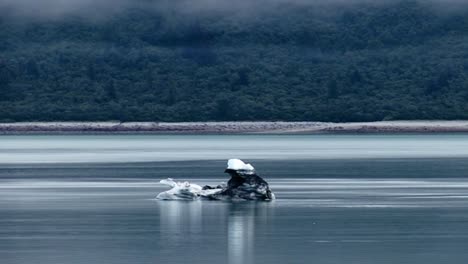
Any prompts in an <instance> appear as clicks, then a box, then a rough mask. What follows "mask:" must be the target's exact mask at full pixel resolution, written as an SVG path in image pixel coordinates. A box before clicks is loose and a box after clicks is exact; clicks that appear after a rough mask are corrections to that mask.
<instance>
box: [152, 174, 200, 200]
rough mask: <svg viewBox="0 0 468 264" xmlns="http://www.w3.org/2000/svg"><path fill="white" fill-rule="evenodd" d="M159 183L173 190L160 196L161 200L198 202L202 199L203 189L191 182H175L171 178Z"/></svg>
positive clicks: (158, 197)
mask: <svg viewBox="0 0 468 264" xmlns="http://www.w3.org/2000/svg"><path fill="white" fill-rule="evenodd" d="M159 183H161V184H164V185H168V186H170V187H172V189H170V190H168V191H165V192H162V193H160V194H158V196H157V197H156V198H157V199H160V200H196V199H198V198H200V195H201V192H202V187H201V186H200V185H197V184H193V183H189V182H175V181H174V180H172V179H171V178H169V179H167V180H161V181H160V182H159Z"/></svg>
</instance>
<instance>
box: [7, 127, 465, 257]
mask: <svg viewBox="0 0 468 264" xmlns="http://www.w3.org/2000/svg"><path fill="white" fill-rule="evenodd" d="M232 157H237V158H242V159H245V160H247V161H249V162H251V163H252V164H253V165H254V166H255V167H256V169H257V171H258V173H259V174H260V175H261V176H263V177H264V178H265V179H266V180H267V181H268V182H269V183H270V185H271V188H272V189H273V191H274V193H275V194H276V196H277V198H278V199H277V200H275V201H274V202H217V201H193V202H176V201H169V202H168V201H157V200H155V199H154V197H155V196H156V195H157V194H158V193H159V192H161V191H164V190H166V188H165V187H164V186H161V185H159V184H158V181H159V180H160V179H162V178H167V177H172V178H175V179H177V180H189V181H191V182H195V183H198V184H202V185H203V184H218V183H220V182H222V181H227V180H228V177H227V176H226V175H223V173H222V172H223V169H224V167H225V162H226V161H225V159H227V158H232ZM0 227H1V228H0V263H2V264H10V263H53V264H55V263H57V264H58V263H79V264H82V263H83V264H84V263H188V262H190V263H194V264H198V263H209V262H211V263H246V264H248V263H318V264H322V263H330V264H336V263H346V264H348V263H356V264H358V263H359V264H367V263H368V264H371V263H373V264H374V263H377V264H379V263H389V264H390V263H392V264H394V263H412V264H414V263H416V264H418V263H424V264H426V263H429V264H432V263H467V262H468V250H466V249H467V248H468V135H465V134H458V135H297V136H289V135H242V136H240V135H238V136H228V135H223V136H217V135H205V136H190V135H174V136H163V135H157V136H151V135H125V136H118V135H115V136H114V135H106V136H2V137H0Z"/></svg>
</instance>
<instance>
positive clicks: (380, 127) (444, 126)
mask: <svg viewBox="0 0 468 264" xmlns="http://www.w3.org/2000/svg"><path fill="white" fill-rule="evenodd" d="M454 132H468V121H465V120H460V121H424V120H421V121H380V122H357V123H327V122H173V123H171V122H18V123H0V134H66V133H78V134H81V133H91V134H92V133H169V134H172V133H195V134H211V133H214V134H217V133H221V134H231V133H232V134H236V133H292V134H296V133H454Z"/></svg>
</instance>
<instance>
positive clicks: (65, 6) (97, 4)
mask: <svg viewBox="0 0 468 264" xmlns="http://www.w3.org/2000/svg"><path fill="white" fill-rule="evenodd" d="M401 1H405V0H235V1H234V0H0V14H1V15H2V16H3V17H5V16H10V17H11V16H14V17H30V18H40V19H59V18H62V17H67V16H83V17H92V18H106V17H108V16H109V15H110V16H112V15H114V14H117V13H119V12H122V11H125V10H128V9H132V8H144V9H151V10H156V11H160V12H176V14H178V13H180V14H206V13H213V12H243V13H245V14H254V13H256V12H262V11H264V10H267V9H271V8H278V7H279V6H281V5H286V4H287V5H298V6H301V5H306V6H316V7H317V8H319V7H324V6H327V7H330V6H337V7H338V6H339V7H342V6H351V5H354V4H364V3H366V4H372V5H378V4H383V3H392V2H393V3H395V2H401ZM408 1H420V2H423V3H429V2H430V3H439V4H443V5H445V6H446V5H447V4H463V3H466V0H408ZM440 6H442V5H440Z"/></svg>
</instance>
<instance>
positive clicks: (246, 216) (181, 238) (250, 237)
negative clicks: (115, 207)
mask: <svg viewBox="0 0 468 264" xmlns="http://www.w3.org/2000/svg"><path fill="white" fill-rule="evenodd" d="M156 203H157V206H158V208H159V215H160V230H161V236H160V240H161V243H162V244H165V245H167V246H168V247H174V248H180V249H181V250H184V249H185V250H191V249H199V248H203V247H211V246H213V247H215V246H222V247H221V248H220V252H219V254H220V255H225V257H226V258H227V261H226V263H229V264H249V263H254V262H255V260H254V255H255V252H254V249H255V248H257V247H258V241H256V237H257V235H260V236H263V235H262V234H259V233H258V232H262V230H264V227H265V226H266V224H267V222H268V217H269V216H270V214H271V210H272V209H273V208H272V205H271V204H270V203H267V202H254V203H251V202H237V203H227V202H216V201H156ZM204 215H205V216H207V219H203V216H204ZM204 220H205V221H204ZM222 226H224V228H223V229H222V230H219V232H217V230H216V229H217V228H220V227H222ZM262 228H263V229H262ZM204 232H206V234H208V233H213V232H215V233H219V234H220V235H221V236H220V237H224V238H225V239H226V240H224V241H223V240H220V241H216V245H211V244H208V245H206V244H203V243H204V240H203V239H204V237H203V233H204ZM205 239H206V237H205ZM210 242H211V243H213V241H210ZM189 248H191V249H189ZM222 262H224V261H222Z"/></svg>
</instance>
